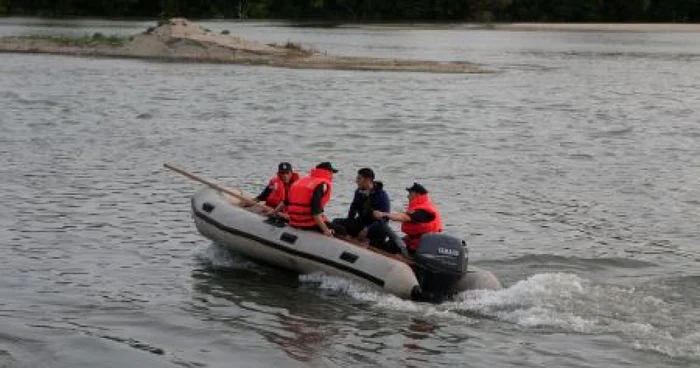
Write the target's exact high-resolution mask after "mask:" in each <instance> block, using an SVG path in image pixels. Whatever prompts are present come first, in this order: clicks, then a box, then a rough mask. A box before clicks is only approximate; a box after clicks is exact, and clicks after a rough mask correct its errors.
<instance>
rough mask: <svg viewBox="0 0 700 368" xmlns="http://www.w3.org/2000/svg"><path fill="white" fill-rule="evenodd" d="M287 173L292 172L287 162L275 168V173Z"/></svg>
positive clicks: (290, 165)
mask: <svg viewBox="0 0 700 368" xmlns="http://www.w3.org/2000/svg"><path fill="white" fill-rule="evenodd" d="M287 171H292V164H290V163H289V162H280V164H279V166H277V172H287Z"/></svg>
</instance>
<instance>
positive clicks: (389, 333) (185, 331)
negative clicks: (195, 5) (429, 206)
mask: <svg viewBox="0 0 700 368" xmlns="http://www.w3.org/2000/svg"><path fill="white" fill-rule="evenodd" d="M204 23H205V25H206V26H207V27H210V28H212V29H213V30H215V31H220V30H223V29H228V30H231V31H232V33H234V34H238V35H241V36H244V37H247V38H252V39H256V40H260V41H264V42H286V41H287V40H291V41H293V42H302V43H303V44H304V45H306V46H311V47H314V48H316V49H318V50H320V51H327V52H328V53H333V54H344V55H372V56H385V57H405V58H425V59H436V60H460V61H471V62H477V63H482V64H484V65H485V66H486V67H488V68H491V69H493V70H494V71H496V73H493V74H488V75H438V74H420V73H391V72H350V71H321V70H292V69H276V68H268V67H251V66H243V65H196V64H179V63H152V62H142V61H135V60H119V59H91V58H71V57H63V56H51V55H16V54H0V159H1V161H2V164H1V165H0V178H1V179H0V205H1V206H2V208H3V211H2V212H0V245H2V254H1V255H0V366H2V367H79V366H80V367H127V366H129V367H161V366H162V367H174V366H185V367H205V366H206V367H232V366H233V367H268V366H281V367H295V366H299V367H301V366H314V367H326V366H343V367H355V366H377V365H379V366H390V367H403V366H421V367H422V366H434V367H445V366H474V367H482V366H495V367H563V366H565V367H596V368H597V367H622V366H635V367H659V366H666V367H697V366H698V365H700V333H698V331H699V330H700V312H699V310H700V309H699V308H698V307H700V286H699V285H700V284H699V281H700V271H699V269H698V266H699V265H700V263H699V262H700V244H699V243H700V229H699V228H698V220H697V219H698V218H700V200H699V199H698V198H700V121H698V120H699V119H698V118H699V117H700V115H699V114H698V111H697V108H698V106H700V63H699V62H700V37H698V35H697V34H684V33H598V32H588V33H556V32H507V31H484V30H465V29H442V30H437V29H432V30H431V29H384V28H380V27H374V28H371V27H348V28H333V29H319V28H303V27H285V26H283V25H281V24H277V23H246V24H242V23H226V22H204ZM149 25H150V23H146V22H113V21H99V20H90V21H42V20H36V19H20V18H10V19H4V20H2V21H0V35H16V34H27V33H43V34H86V33H93V32H102V33H105V34H111V33H120V34H130V33H135V32H139V31H141V30H143V29H145V28H146V27H147V26H149ZM282 160H288V161H291V162H292V163H293V164H294V165H295V166H296V167H297V168H298V169H299V170H302V171H305V170H307V169H309V168H310V167H311V166H312V165H313V164H315V163H317V162H319V161H324V160H330V161H333V163H334V164H335V165H337V166H338V167H339V168H340V170H341V171H340V173H338V175H337V176H336V183H337V184H336V188H337V189H336V191H335V194H334V198H333V201H332V203H331V205H330V206H329V208H328V212H329V213H330V214H331V215H333V216H340V215H342V214H343V213H344V212H345V210H346V207H347V205H348V203H349V201H350V199H351V194H352V190H353V185H354V184H353V183H354V177H355V172H356V170H357V169H358V168H360V167H362V166H370V167H372V168H374V169H375V171H376V172H377V173H378V176H379V178H380V179H381V180H384V181H385V183H386V186H387V188H388V190H389V192H390V194H391V195H392V199H393V207H395V209H397V210H399V209H401V208H402V207H403V206H404V205H405V203H406V198H405V191H404V190H403V188H404V187H406V186H408V185H410V184H411V183H412V182H413V181H419V182H421V183H423V184H424V185H425V186H426V187H427V188H428V189H429V190H430V191H431V194H432V196H433V198H434V200H435V201H436V202H437V204H438V206H439V207H440V208H441V210H442V212H443V217H444V219H445V222H446V227H447V231H448V232H450V233H452V234H455V235H460V236H463V237H465V238H466V239H467V240H468V242H469V244H470V257H471V261H472V262H473V263H474V264H477V265H479V266H480V267H483V268H487V269H490V270H492V271H494V272H495V273H497V275H498V276H499V278H500V279H501V280H502V282H503V283H504V285H505V286H506V288H505V289H504V290H502V291H496V292H475V293H468V294H463V295H460V296H458V298H457V299H456V300H455V301H452V302H447V303H444V304H441V305H430V304H423V303H414V302H409V301H402V300H399V299H397V298H395V297H393V296H390V295H387V294H385V293H382V292H380V291H376V290H374V289H371V288H368V287H367V286H365V285H363V284H359V283H356V282H351V281H348V280H344V279H339V278H331V277H326V276H321V275H312V276H306V277H298V276H296V275H292V274H288V273H285V272H283V271H280V270H276V269H272V268H267V267H264V266H260V265H256V264H254V263H252V262H250V261H248V260H245V259H243V258H241V257H240V256H237V255H235V254H231V253H228V252H226V251H225V250H224V249H222V248H221V247H219V246H217V245H215V244H211V242H210V241H208V240H207V239H205V238H204V237H202V236H200V235H198V234H197V232H196V229H195V228H194V225H193V222H192V219H191V217H190V214H189V198H190V196H191V195H192V194H193V193H194V191H195V190H196V189H197V185H196V184H195V183H193V182H191V181H189V180H187V179H186V178H184V177H180V176H178V175H176V174H174V173H171V172H167V171H165V170H164V169H162V164H163V162H166V161H173V162H178V163H181V164H183V165H185V166H186V167H188V168H191V169H193V170H195V171H197V172H199V173H202V174H205V175H207V176H211V177H216V178H219V179H222V180H224V181H227V182H229V183H231V185H233V186H236V187H239V188H242V189H244V190H246V191H248V192H257V191H258V190H260V189H261V187H262V185H263V183H264V182H265V181H266V179H268V177H269V176H270V175H271V174H273V173H274V171H275V169H276V165H277V163H278V162H279V161H282Z"/></svg>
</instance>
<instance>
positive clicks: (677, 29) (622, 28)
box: [300, 22, 700, 33]
mask: <svg viewBox="0 0 700 368" xmlns="http://www.w3.org/2000/svg"><path fill="white" fill-rule="evenodd" d="M303 24H304V23H300V25H301V26H303ZM334 28H356V29H377V30H382V29H386V30H455V31H460V30H463V31H472V30H473V31H511V32H616V33H618V32H619V33H624V32H629V33H696V32H699V33H700V23H539V22H533V23H528V22H521V23H498V22H494V23H447V22H446V23H422V22H421V23H345V24H339V25H337V26H335V27H334Z"/></svg>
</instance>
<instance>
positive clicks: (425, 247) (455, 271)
mask: <svg viewBox="0 0 700 368" xmlns="http://www.w3.org/2000/svg"><path fill="white" fill-rule="evenodd" d="M413 259H414V261H415V262H416V267H415V273H416V277H417V278H418V283H419V284H420V287H421V290H420V292H419V293H417V294H418V295H414V298H415V299H419V300H425V301H430V302H434V303H440V302H442V301H443V300H444V299H445V298H451V297H452V296H453V295H454V294H455V293H456V290H455V287H454V286H455V284H456V283H457V282H458V281H459V280H460V279H461V278H462V276H464V275H465V274H466V273H467V264H468V255H467V243H466V242H465V241H464V240H462V239H458V238H455V237H453V236H449V235H444V234H425V235H423V236H421V238H420V242H419V244H418V249H417V250H416V252H415V254H414V255H413Z"/></svg>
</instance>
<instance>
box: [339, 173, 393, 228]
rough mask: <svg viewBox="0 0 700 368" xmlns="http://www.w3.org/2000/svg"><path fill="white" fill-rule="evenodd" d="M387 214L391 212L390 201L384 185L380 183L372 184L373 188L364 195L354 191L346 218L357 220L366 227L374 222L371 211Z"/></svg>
mask: <svg viewBox="0 0 700 368" xmlns="http://www.w3.org/2000/svg"><path fill="white" fill-rule="evenodd" d="M374 210H377V211H382V212H389V211H390V210H391V201H390V200H389V195H388V194H387V193H386V191H385V190H384V184H383V183H382V182H381V181H375V182H374V188H372V190H371V191H370V192H369V194H366V193H364V192H362V191H360V190H359V189H357V190H355V196H354V197H353V199H352V204H350V210H349V211H348V218H349V219H355V218H359V219H360V221H362V223H363V224H364V225H365V226H367V225H370V224H371V223H373V222H374V221H376V220H375V219H374V217H372V211H374Z"/></svg>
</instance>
